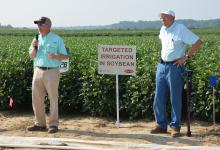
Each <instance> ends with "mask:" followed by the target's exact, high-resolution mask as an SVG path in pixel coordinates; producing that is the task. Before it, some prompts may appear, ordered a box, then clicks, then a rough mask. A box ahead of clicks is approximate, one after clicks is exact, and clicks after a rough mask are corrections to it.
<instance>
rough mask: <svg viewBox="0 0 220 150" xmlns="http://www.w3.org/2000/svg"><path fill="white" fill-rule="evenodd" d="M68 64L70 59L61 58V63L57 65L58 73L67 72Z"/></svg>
mask: <svg viewBox="0 0 220 150" xmlns="http://www.w3.org/2000/svg"><path fill="white" fill-rule="evenodd" d="M69 66H70V60H69V59H65V60H62V61H61V65H60V67H59V71H60V73H63V72H67V71H68V70H69Z"/></svg>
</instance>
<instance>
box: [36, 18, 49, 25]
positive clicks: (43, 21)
mask: <svg viewBox="0 0 220 150" xmlns="http://www.w3.org/2000/svg"><path fill="white" fill-rule="evenodd" d="M46 22H49V23H50V24H51V21H50V18H48V17H40V18H39V19H37V20H34V24H44V23H46Z"/></svg>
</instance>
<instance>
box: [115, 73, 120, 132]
mask: <svg viewBox="0 0 220 150" xmlns="http://www.w3.org/2000/svg"><path fill="white" fill-rule="evenodd" d="M118 86H119V84H118V74H117V73H116V109H117V121H116V127H117V128H119V127H120V120H119V88H118Z"/></svg>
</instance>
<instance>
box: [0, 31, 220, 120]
mask: <svg viewBox="0 0 220 150" xmlns="http://www.w3.org/2000/svg"><path fill="white" fill-rule="evenodd" d="M35 32H36V31H34V30H24V29H23V30H19V29H16V30H9V31H7V30H2V31H1V30H0V45H1V46H0V60H1V62H0V102H1V103H0V109H8V107H9V106H8V101H9V97H10V96H11V97H13V99H14V102H15V105H14V109H26V108H31V80H32V74H33V65H32V62H31V61H30V60H29V58H28V47H29V45H30V43H31V41H32V37H33V36H34V35H35ZM55 32H57V33H58V34H59V35H61V36H62V37H63V38H64V41H65V44H66V46H67V47H69V48H70V50H71V54H70V55H71V56H70V57H71V64H70V70H69V71H68V72H67V73H64V74H62V75H61V82H60V97H59V108H60V112H61V113H64V112H68V113H80V114H89V115H92V116H110V117H112V116H115V114H116V104H115V76H113V75H100V74H98V71H97V54H98V53H97V46H98V44H112V45H135V46H136V49H137V74H136V76H119V90H120V115H122V116H124V117H126V118H129V119H134V118H145V117H148V118H152V116H153V113H152V103H153V97H154V90H155V69H156V68H155V67H156V64H157V62H158V59H159V56H160V49H161V46H160V42H159V40H158V36H157V35H158V32H159V31H157V30H140V31H139V30H138V31H135V30H132V31H130V30H98V31H94V30H93V31H64V30H57V31H55ZM195 32H197V33H198V34H199V36H200V37H201V39H202V41H203V45H202V46H201V48H200V50H199V52H198V53H197V54H196V56H194V57H193V58H192V59H190V60H189V61H188V62H187V64H186V66H187V68H189V69H192V70H193V97H192V101H193V103H192V104H193V105H192V106H193V107H192V109H193V110H192V111H193V116H194V117H195V118H198V119H209V120H211V118H212V104H213V103H212V87H210V86H209V76H211V75H215V74H216V73H218V72H219V71H220V70H219V66H220V61H219V60H220V54H219V53H220V40H219V39H220V34H219V32H218V30H217V29H215V30H214V29H200V30H195ZM13 33H14V35H13ZM219 87H220V86H219V85H217V87H215V92H216V97H215V101H216V112H217V113H218V114H220V100H219V97H220V92H219ZM183 98H184V100H185V99H186V96H184V95H183ZM46 104H47V109H48V108H49V106H48V101H47V98H46ZM24 106H25V107H24ZM218 114H217V115H216V116H220V115H218ZM217 120H220V118H217Z"/></svg>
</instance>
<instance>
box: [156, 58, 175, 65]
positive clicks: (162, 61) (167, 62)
mask: <svg viewBox="0 0 220 150" xmlns="http://www.w3.org/2000/svg"><path fill="white" fill-rule="evenodd" d="M159 62H160V63H161V64H174V63H175V62H176V60H174V61H164V60H163V59H162V58H160V61H159Z"/></svg>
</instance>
